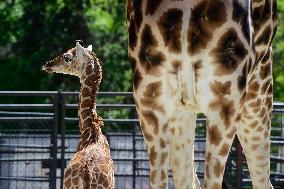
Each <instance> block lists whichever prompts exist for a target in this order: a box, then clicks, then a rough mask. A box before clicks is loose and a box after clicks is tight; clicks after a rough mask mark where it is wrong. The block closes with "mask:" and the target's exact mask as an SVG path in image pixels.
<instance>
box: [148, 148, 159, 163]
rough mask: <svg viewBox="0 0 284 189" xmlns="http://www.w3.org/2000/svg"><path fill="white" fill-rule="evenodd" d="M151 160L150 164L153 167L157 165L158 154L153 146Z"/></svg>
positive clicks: (150, 154)
mask: <svg viewBox="0 0 284 189" xmlns="http://www.w3.org/2000/svg"><path fill="white" fill-rule="evenodd" d="M149 160H150V163H151V165H152V166H155V165H156V160H157V152H156V150H155V147H154V146H152V147H151V149H150V153H149Z"/></svg>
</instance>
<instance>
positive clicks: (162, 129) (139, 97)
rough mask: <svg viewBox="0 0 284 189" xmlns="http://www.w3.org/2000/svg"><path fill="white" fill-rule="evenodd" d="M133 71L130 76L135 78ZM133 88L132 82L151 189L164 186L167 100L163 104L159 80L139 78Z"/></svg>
mask: <svg viewBox="0 0 284 189" xmlns="http://www.w3.org/2000/svg"><path fill="white" fill-rule="evenodd" d="M138 72H139V71H137V70H136V72H135V74H134V78H135V77H137V73H138ZM139 85H140V87H139V88H137V83H135V82H134V99H135V101H136V109H137V113H138V116H139V120H140V126H141V130H142V133H143V136H144V140H145V143H146V146H147V151H148V156H149V160H150V185H151V189H167V188H168V169H169V151H170V146H169V130H168V122H169V113H170V112H169V109H168V105H169V104H170V102H169V103H166V101H165V99H166V96H165V95H164V85H163V82H162V80H155V81H151V80H148V81H147V79H142V80H141V83H140V84H139Z"/></svg>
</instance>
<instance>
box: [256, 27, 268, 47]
mask: <svg viewBox="0 0 284 189" xmlns="http://www.w3.org/2000/svg"><path fill="white" fill-rule="evenodd" d="M271 36H272V31H271V27H270V25H268V26H267V27H266V28H265V29H264V31H262V33H261V35H260V36H259V37H258V38H257V39H256V41H255V45H256V46H259V45H268V44H269V43H270V40H271V38H272V37H271Z"/></svg>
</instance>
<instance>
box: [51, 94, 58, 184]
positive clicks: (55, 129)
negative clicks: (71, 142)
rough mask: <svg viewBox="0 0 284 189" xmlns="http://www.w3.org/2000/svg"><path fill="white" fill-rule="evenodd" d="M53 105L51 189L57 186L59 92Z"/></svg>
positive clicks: (54, 97) (54, 98)
mask: <svg viewBox="0 0 284 189" xmlns="http://www.w3.org/2000/svg"><path fill="white" fill-rule="evenodd" d="M53 101H54V104H53V107H54V118H53V122H54V123H53V126H54V127H53V132H52V133H51V148H50V149H51V151H50V157H51V166H50V175H49V177H50V185H49V188H50V189H55V188H56V169H57V132H58V114H59V110H58V93H57V94H55V95H53Z"/></svg>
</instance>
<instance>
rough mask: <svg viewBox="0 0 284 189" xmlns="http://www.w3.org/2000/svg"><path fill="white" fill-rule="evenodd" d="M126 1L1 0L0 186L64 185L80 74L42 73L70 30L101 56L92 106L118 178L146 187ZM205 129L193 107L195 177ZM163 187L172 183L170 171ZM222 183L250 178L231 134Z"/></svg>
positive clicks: (282, 119)
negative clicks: (102, 124) (96, 95)
mask: <svg viewBox="0 0 284 189" xmlns="http://www.w3.org/2000/svg"><path fill="white" fill-rule="evenodd" d="M125 4H126V0H123V1H122V0H75V1H74V0H45V1H43V0H41V1H39V0H0V66H1V67H0V189H31V188H35V189H41V188H49V189H54V188H61V186H62V176H63V173H64V168H65V166H66V163H68V161H69V160H70V158H71V156H72V154H73V153H74V152H75V151H76V146H77V142H78V139H79V131H78V119H77V102H78V98H77V97H78V93H77V92H74V91H78V90H79V85H80V84H79V80H78V79H77V78H76V77H72V76H66V75H65V76H64V75H61V74H47V73H44V72H43V71H41V67H42V65H43V64H44V63H45V62H46V61H47V60H50V59H51V58H53V57H54V56H56V55H58V54H59V53H62V52H64V51H66V50H67V49H69V48H72V47H74V46H75V40H77V39H81V40H83V41H84V43H83V45H84V46H88V45H90V44H91V45H93V51H94V52H95V53H96V54H97V56H98V58H100V60H101V61H102V66H103V81H102V84H101V87H100V91H101V93H100V95H99V98H98V113H99V115H101V116H102V117H103V118H104V122H105V127H104V128H103V132H104V134H106V135H107V137H108V139H109V142H110V147H111V152H112V157H113V159H114V160H115V164H116V181H117V187H116V188H117V189H126V188H129V189H134V188H136V189H147V188H149V164H148V157H147V153H146V147H145V144H144V141H143V137H142V134H141V132H140V129H139V126H138V120H137V116H136V112H135V106H134V103H133V99H132V94H131V91H132V84H131V83H132V82H131V80H132V76H131V68H130V64H129V63H128V58H127V30H126V22H125V14H126V13H125ZM278 11H279V26H278V30H277V34H276V37H275V39H274V42H273V49H274V52H273V57H274V64H273V77H274V86H273V87H274V101H275V103H274V112H273V121H272V138H271V141H272V146H271V175H272V180H273V184H274V186H276V188H282V189H283V188H284V103H282V102H284V74H283V73H284V40H283V39H284V24H283V22H284V1H282V0H279V1H278ZM32 91H34V92H32ZM38 91H49V92H38ZM50 91H51V92H50ZM61 91H62V92H61ZM66 91H67V92H66ZM68 91H73V92H68ZM204 136H205V119H204V117H203V116H202V115H200V116H199V119H198V127H197V139H196V143H195V150H196V152H195V158H196V159H195V160H196V164H197V166H198V167H197V171H198V176H199V177H200V178H201V180H202V177H203V173H204V172H203V171H204V150H205V138H204ZM170 177H171V173H170ZM277 186H278V187H277ZM169 188H170V189H171V188H173V184H172V180H170V184H169ZM224 188H230V189H233V188H238V189H242V188H247V189H249V188H251V181H250V177H249V173H248V169H247V166H246V162H245V159H244V157H243V156H242V153H241V148H240V146H239V145H238V143H235V144H234V146H233V148H232V151H231V155H230V158H229V160H228V164H227V168H226V174H225V184H224Z"/></svg>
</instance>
